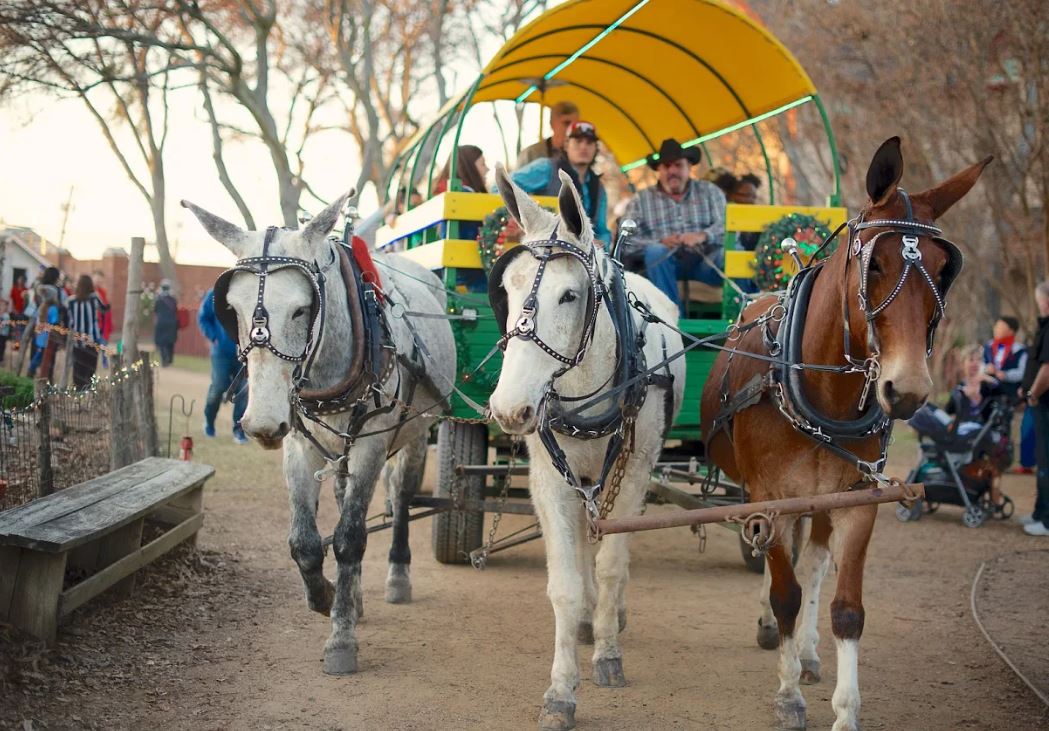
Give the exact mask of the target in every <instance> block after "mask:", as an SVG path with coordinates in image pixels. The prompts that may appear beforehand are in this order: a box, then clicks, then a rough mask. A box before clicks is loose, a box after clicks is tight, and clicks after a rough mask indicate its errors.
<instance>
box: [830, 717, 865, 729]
mask: <svg viewBox="0 0 1049 731" xmlns="http://www.w3.org/2000/svg"><path fill="white" fill-rule="evenodd" d="M830 731H860V724H859V721H857V720H855V719H851V720H850V719H845V718H839V719H837V720H836V721H835V722H834V725H833V726H832V727H831V730H830Z"/></svg>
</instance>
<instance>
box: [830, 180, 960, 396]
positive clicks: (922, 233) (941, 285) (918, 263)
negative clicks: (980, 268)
mask: <svg viewBox="0 0 1049 731" xmlns="http://www.w3.org/2000/svg"><path fill="white" fill-rule="evenodd" d="M896 192H897V193H898V195H899V196H900V198H901V199H902V200H903V203H904V208H905V214H904V215H905V217H904V218H903V219H874V220H869V221H865V220H863V218H862V217H861V218H860V219H859V220H858V221H855V222H853V221H850V222H849V223H848V228H849V247H850V248H849V251H848V252H847V256H846V259H845V280H846V282H847V281H848V275H849V264H850V263H851V262H852V259H853V258H857V259H858V260H859V267H860V272H859V291H858V293H857V297H858V301H859V308H860V311H861V312H863V313H865V317H866V320H867V349H868V351H869V355H868V356H867V358H864V359H857V358H855V357H854V356H853V355H852V352H851V340H852V338H851V332H850V329H849V298H848V297H847V296H846V297H843V298H842V309H843V313H842V314H843V323H844V328H845V360H846V362H848V363H849V364H850V365H854V366H855V365H860V364H862V363H865V362H866V363H870V362H871V360H872V359H873V361H874V362H875V363H876V362H877V359H878V357H879V356H880V352H881V343H880V340H879V339H878V333H877V329H876V327H875V322H874V321H875V318H876V317H877V316H878V315H879V314H881V313H882V312H884V311H885V310H886V308H888V307H889V305H891V304H892V303H893V302H894V301H895V300H896V298H897V297H898V296H899V294H900V292H901V291H903V287H904V285H905V284H906V282H907V278H908V277H909V276H910V274H911V272H917V273H918V274H919V275H920V276H921V278H922V281H923V282H925V284H926V285H927V286H928V287H929V290H930V291H931V292H932V295H933V298H934V299H935V301H936V307H935V309H934V310H933V315H932V317H931V318H930V320H929V324H928V328H927V333H926V356H928V355H930V354H931V353H932V346H933V341H934V339H935V336H936V328H937V326H938V325H939V324H940V320H941V319H943V317H944V316H945V315H946V311H947V294H948V292H949V291H950V288H951V285H952V284H953V283H954V280H955V279H957V277H958V274H959V273H960V272H961V270H962V264H963V257H962V253H961V250H960V249H959V248H958V246H957V245H956V244H954V243H953V242H951V241H948V240H947V239H945V238H943V236H941V234H942V233H943V231H942V230H941V229H940V228H939V227H937V226H934V225H932V224H929V223H922V222H920V221H918V220H916V219H915V218H914V209H913V206H912V205H911V198H910V196H909V195H908V194H907V192H906V191H905V190H903V189H902V188H897V189H896ZM871 229H881V230H880V231H878V232H877V233H875V234H874V236H872V237H871V238H869V239H868V240H866V241H863V240H862V239H861V237H860V233H861V232H862V231H868V230H871ZM894 235H898V236H899V237H900V256H901V257H902V258H903V271H902V272H901V273H900V277H899V279H898V280H897V281H896V285H895V286H894V287H893V289H892V291H891V292H889V294H888V295H887V296H886V297H885V299H884V300H883V301H882V302H881V303H880V304H877V305H874V304H872V303H871V300H870V287H869V279H870V264H871V259H872V258H873V256H874V247H875V246H877V244H878V242H879V241H881V240H882V239H883V238H885V237H886V236H894ZM922 237H928V238H930V239H931V240H932V241H933V242H934V243H936V244H937V245H939V246H940V247H941V248H942V249H943V250H944V252H945V253H946V255H947V263H946V264H945V265H944V268H943V271H942V273H941V274H940V281H939V282H936V281H934V280H933V278H932V275H931V274H929V270H928V269H926V268H925V265H924V264H923V263H922V252H921V250H920V249H919V248H918V244H919V242H920V240H921V238H922ZM876 367H877V366H875V368H876ZM875 378H876V376H875ZM861 408H862V404H861Z"/></svg>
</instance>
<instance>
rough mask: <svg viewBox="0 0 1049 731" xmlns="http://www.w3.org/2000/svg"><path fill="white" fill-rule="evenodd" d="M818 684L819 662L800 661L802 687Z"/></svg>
mask: <svg viewBox="0 0 1049 731" xmlns="http://www.w3.org/2000/svg"><path fill="white" fill-rule="evenodd" d="M818 682H820V661H819V660H802V661H801V684H802V685H815V684H816V683H818Z"/></svg>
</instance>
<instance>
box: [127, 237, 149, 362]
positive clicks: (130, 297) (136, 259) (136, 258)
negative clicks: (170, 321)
mask: <svg viewBox="0 0 1049 731" xmlns="http://www.w3.org/2000/svg"><path fill="white" fill-rule="evenodd" d="M145 248H146V240H145V239H143V238H142V237H141V236H135V237H134V238H132V239H131V259H130V261H129V262H128V267H127V294H126V295H125V298H124V332H123V335H122V340H123V354H124V362H125V363H134V362H135V359H136V358H137V357H138V308H139V301H140V300H141V297H142V253H143V251H144V250H145Z"/></svg>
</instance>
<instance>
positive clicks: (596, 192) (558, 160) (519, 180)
mask: <svg viewBox="0 0 1049 731" xmlns="http://www.w3.org/2000/svg"><path fill="white" fill-rule="evenodd" d="M597 141H598V137H597V128H596V127H594V125H593V124H591V123H590V122H582V121H580V122H575V123H573V124H572V126H571V127H569V128H568V138H567V139H566V140H565V151H564V154H563V155H555V156H554V157H543V158H540V159H538V160H534V161H532V162H530V163H528V164H527V165H525V166H524V167H523V168H521V169H520V170H518V171H517V172H515V173H512V174H511V175H510V177H511V178H513V181H514V183H516V184H517V185H519V186H520V187H521V190H523V191H525V192H526V193H531V194H532V195H557V194H558V192H559V191H560V190H561V178H560V177H559V176H558V171H559V170H564V171H565V172H566V173H568V175H569V177H570V178H572V182H573V183H575V187H576V190H578V191H579V196H580V198H582V199H583V208H584V209H585V210H586V215H587V217H588V218H589V219H590V223H591V224H592V225H593V227H594V239H595V240H596V241H600V242H602V243H605V244H607V243H608V242H609V241H611V239H612V234H611V232H610V231H609V230H608V195H607V194H606V193H605V187H604V185H602V183H601V176H600V175H598V174H597V173H596V172H595V171H594V159H595V158H596V157H597Z"/></svg>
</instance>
